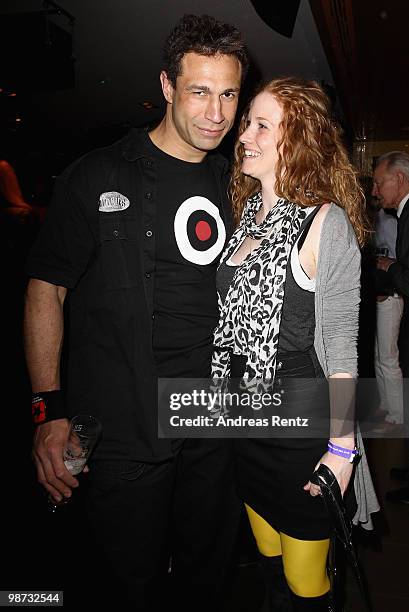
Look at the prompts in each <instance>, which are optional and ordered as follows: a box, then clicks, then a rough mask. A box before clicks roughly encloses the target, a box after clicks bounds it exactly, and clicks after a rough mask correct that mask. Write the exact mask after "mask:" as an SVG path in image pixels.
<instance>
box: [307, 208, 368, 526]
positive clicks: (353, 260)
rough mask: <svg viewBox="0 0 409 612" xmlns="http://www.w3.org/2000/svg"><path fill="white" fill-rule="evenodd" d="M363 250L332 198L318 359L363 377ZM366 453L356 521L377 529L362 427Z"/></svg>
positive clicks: (322, 254) (358, 478) (323, 252)
mask: <svg viewBox="0 0 409 612" xmlns="http://www.w3.org/2000/svg"><path fill="white" fill-rule="evenodd" d="M360 274H361V254H360V250H359V246H358V242H357V240H356V236H355V233H354V230H353V228H352V226H351V223H350V222H349V220H348V217H347V215H346V213H345V211H344V210H343V209H342V208H340V207H339V206H337V205H336V204H331V205H330V207H329V209H328V211H327V214H326V216H325V218H324V221H323V224H322V229H321V238H320V246H319V254H318V266H317V276H316V286H315V339H314V346H315V350H316V353H317V357H318V360H319V362H320V364H321V367H322V369H323V371H324V373H325V375H326V376H330V375H331V374H336V373H337V372H347V373H350V374H352V376H353V377H354V378H356V377H357V340H358V318H359V302H360ZM356 444H357V447H358V449H359V451H360V452H361V453H362V458H361V460H360V462H359V463H358V465H357V466H356V469H355V477H354V489H355V495H356V501H357V504H358V508H357V511H356V514H355V516H354V518H353V523H354V524H355V525H358V524H361V525H362V527H364V528H365V529H373V524H372V518H371V514H372V513H374V512H378V511H379V503H378V500H377V498H376V494H375V490H374V487H373V484H372V479H371V475H370V472H369V468H368V463H367V460H366V456H365V449H364V446H363V441H362V436H361V434H360V432H359V429H358V431H357V432H356Z"/></svg>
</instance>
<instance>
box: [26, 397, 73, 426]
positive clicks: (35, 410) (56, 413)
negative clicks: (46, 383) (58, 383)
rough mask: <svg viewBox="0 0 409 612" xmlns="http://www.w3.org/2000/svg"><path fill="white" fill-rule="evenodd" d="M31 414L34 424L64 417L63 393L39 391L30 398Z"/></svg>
mask: <svg viewBox="0 0 409 612" xmlns="http://www.w3.org/2000/svg"><path fill="white" fill-rule="evenodd" d="M31 414H32V417H33V423H34V425H42V424H43V423H47V422H48V421H55V420H56V419H64V418H66V414H65V401H64V393H63V391H61V390H57V391H39V392H38V393H33V394H32V398H31Z"/></svg>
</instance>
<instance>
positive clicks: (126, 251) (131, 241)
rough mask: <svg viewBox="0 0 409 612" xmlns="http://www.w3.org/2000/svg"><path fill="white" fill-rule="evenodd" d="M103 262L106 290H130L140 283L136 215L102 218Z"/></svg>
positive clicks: (101, 252)
mask: <svg viewBox="0 0 409 612" xmlns="http://www.w3.org/2000/svg"><path fill="white" fill-rule="evenodd" d="M99 237H100V261H101V266H102V275H103V278H104V285H105V288H106V289H109V290H115V289H130V288H131V287H135V286H137V285H138V284H139V283H140V280H139V278H140V272H139V250H138V244H139V242H138V227H137V220H136V217H135V216H131V215H124V213H123V212H119V213H103V214H101V215H100V218H99Z"/></svg>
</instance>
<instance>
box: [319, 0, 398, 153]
mask: <svg viewBox="0 0 409 612" xmlns="http://www.w3.org/2000/svg"><path fill="white" fill-rule="evenodd" d="M310 4H311V7H312V9H313V13H314V16H315V18H316V22H317V24H318V27H319V32H320V35H321V38H322V41H323V43H324V48H325V50H326V54H327V57H328V60H329V62H330V65H331V69H332V71H333V74H334V78H335V81H336V84H337V90H338V92H339V95H340V97H341V101H342V106H343V109H344V112H345V113H346V115H347V117H348V119H349V121H350V123H351V124H352V126H353V128H354V132H355V136H356V137H357V138H361V139H367V140H378V141H379V140H409V113H408V76H409V34H408V24H409V2H408V0H310Z"/></svg>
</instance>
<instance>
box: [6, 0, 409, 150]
mask: <svg viewBox="0 0 409 612" xmlns="http://www.w3.org/2000/svg"><path fill="white" fill-rule="evenodd" d="M271 2H272V4H273V0H271ZM42 4H43V3H42V0H13V1H11V0H2V2H1V3H0V19H1V14H3V15H5V14H10V13H15V12H19V13H23V12H28V11H41V9H42ZM58 4H59V5H60V6H61V7H62V8H63V9H65V10H66V11H67V12H68V13H70V14H71V15H72V16H73V17H74V18H75V27H74V37H73V41H74V44H73V50H74V55H75V87H73V88H71V89H64V90H54V91H35V89H36V87H35V86H34V87H32V88H31V89H30V91H25V92H20V91H17V96H16V97H14V99H12V100H8V103H9V105H8V109H9V111H10V109H11V110H12V114H13V113H14V114H15V115H16V117H17V118H18V119H20V121H19V122H18V128H19V129H24V124H25V123H26V124H27V122H30V121H31V122H37V123H38V124H39V125H43V126H47V127H48V129H49V130H51V131H53V130H54V131H55V132H56V133H60V132H61V130H63V129H65V131H66V132H67V133H68V132H70V133H71V134H80V133H81V132H85V131H87V130H92V129H103V128H104V127H105V128H108V127H109V126H114V125H123V126H125V125H128V124H129V125H141V124H143V123H147V122H150V121H152V120H154V119H156V118H158V117H159V116H160V115H161V113H162V112H163V99H162V93H161V90H160V87H159V80H158V75H159V72H160V69H161V48H162V45H163V42H164V39H165V37H166V35H167V33H168V32H169V30H170V29H171V27H172V26H173V25H174V24H175V22H176V21H177V20H178V19H179V18H180V17H181V16H182V15H183V14H184V13H188V12H194V13H196V14H202V13H207V14H211V15H214V16H215V17H217V18H219V19H221V20H225V21H229V22H231V23H234V24H236V25H237V26H238V27H239V28H240V29H241V30H242V31H243V32H244V34H245V37H246V40H247V43H248V47H249V49H250V52H251V56H252V58H253V61H254V66H255V68H254V70H253V80H257V79H258V78H263V79H265V78H269V77H273V76H276V75H279V74H298V75H301V76H305V77H308V78H317V79H318V80H320V81H324V82H325V83H328V84H332V83H334V82H335V84H336V88H337V91H338V94H339V98H340V100H341V102H342V107H343V110H344V114H345V116H346V117H347V119H348V120H349V122H350V125H351V126H352V127H353V129H354V132H355V136H365V137H366V138H368V139H371V138H378V139H402V140H403V139H408V138H409V117H408V112H407V102H406V79H407V75H408V58H409V36H408V35H407V27H408V23H409V1H408V0H383V1H381V0H310V2H309V1H308V0H301V3H300V8H299V11H298V15H297V19H296V22H295V28H294V32H293V35H292V37H291V38H286V37H285V36H283V35H281V34H279V33H277V32H275V31H274V30H272V29H271V28H270V27H269V26H268V25H266V23H264V21H263V20H262V19H261V18H260V17H259V15H258V14H257V12H256V11H255V9H254V7H253V5H252V3H251V2H250V0H149V2H145V1H143V2H142V1H140V0H116V1H113V0H59V2H58ZM310 4H311V7H310ZM276 5H278V0H277V3H276ZM284 5H285V2H284ZM311 8H312V9H313V12H312V11H311ZM313 15H314V16H313ZM314 18H315V20H314ZM51 19H52V21H53V22H54V23H56V24H57V25H58V26H59V27H61V28H63V29H64V30H67V31H69V21H68V20H67V19H66V17H65V16H64V15H60V16H58V15H56V16H53V17H52V18H51ZM3 22H4V20H3ZM4 23H5V22H4ZM316 24H317V25H318V27H317V25H316ZM15 42H16V44H15V46H14V45H11V47H12V48H11V49H10V50H9V53H12V54H13V55H9V57H13V56H14V54H22V56H23V57H27V58H29V57H30V56H31V55H32V53H33V51H32V49H31V48H30V44H31V43H30V41H29V40H28V37H27V36H26V37H24V36H21V35H20V36H17V39H16V41H15ZM324 49H325V51H324ZM327 58H328V60H327ZM329 66H331V69H330V67H329ZM43 71H44V65H41V62H40V64H39V65H36V67H35V69H33V74H32V75H31V76H32V81H34V83H36V82H40V81H41V77H42V76H44V74H42V72H43ZM33 75H35V77H34V76H33ZM0 81H1V71H0ZM1 87H2V83H1V82H0V88H1ZM6 95H7V88H5V91H3V93H2V94H1V97H2V98H3V99H4V97H5V96H6ZM146 101H149V102H150V103H151V104H152V108H150V109H149V108H148V109H147V108H145V106H144V105H143V103H144V102H146ZM3 108H4V105H3Z"/></svg>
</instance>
